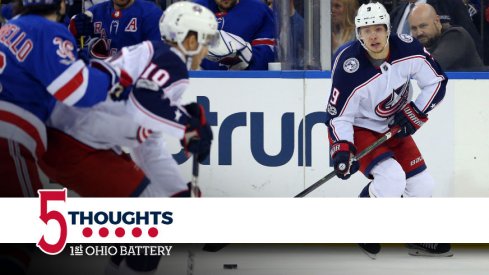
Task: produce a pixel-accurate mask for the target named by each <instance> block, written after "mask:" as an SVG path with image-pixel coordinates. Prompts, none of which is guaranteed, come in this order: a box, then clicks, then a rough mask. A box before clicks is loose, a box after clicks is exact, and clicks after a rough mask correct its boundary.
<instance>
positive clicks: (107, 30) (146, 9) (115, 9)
mask: <svg viewBox="0 0 489 275" xmlns="http://www.w3.org/2000/svg"><path fill="white" fill-rule="evenodd" d="M161 14H162V11H161V9H160V8H159V7H158V6H157V5H155V3H153V2H150V1H145V0H111V1H106V2H102V3H99V4H96V5H94V6H92V7H90V8H89V9H88V10H87V11H86V12H85V13H80V14H77V15H75V16H73V18H72V19H71V21H70V27H69V29H70V32H71V33H72V34H73V36H75V37H76V38H77V39H80V37H81V36H84V37H85V40H87V39H88V41H87V45H86V46H87V50H88V52H89V54H90V56H91V57H95V58H106V57H108V56H112V55H114V54H116V53H117V52H118V51H119V50H120V49H121V48H122V47H126V46H131V45H135V44H138V43H141V42H143V41H145V40H159V39H160V37H161V35H160V31H159V29H158V28H155V26H157V25H158V21H159V20H160V17H161Z"/></svg>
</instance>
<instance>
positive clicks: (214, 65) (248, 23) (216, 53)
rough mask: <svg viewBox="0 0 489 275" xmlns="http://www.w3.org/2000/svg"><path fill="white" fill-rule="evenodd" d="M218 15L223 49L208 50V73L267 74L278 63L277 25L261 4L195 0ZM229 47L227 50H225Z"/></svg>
mask: <svg viewBox="0 0 489 275" xmlns="http://www.w3.org/2000/svg"><path fill="white" fill-rule="evenodd" d="M195 2H196V3H198V4H201V5H203V6H205V7H207V8H209V9H210V10H211V11H212V12H214V13H215V15H216V17H217V20H218V22H219V29H220V36H221V42H222V43H219V45H220V47H216V48H209V55H208V56H207V59H205V60H204V61H203V62H202V64H201V67H202V68H203V69H205V70H267V69H268V63H269V62H273V61H274V59H275V52H274V47H275V44H276V43H275V21H274V17H273V13H272V11H271V10H270V9H269V8H268V7H267V5H266V4H265V3H264V2H263V1H262V0H240V1H238V0H226V1H225V0H196V1H195ZM226 46H227V47H226Z"/></svg>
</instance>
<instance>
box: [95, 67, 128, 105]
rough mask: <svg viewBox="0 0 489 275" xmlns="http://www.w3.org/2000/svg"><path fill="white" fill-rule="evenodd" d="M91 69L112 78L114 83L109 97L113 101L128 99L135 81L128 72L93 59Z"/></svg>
mask: <svg viewBox="0 0 489 275" xmlns="http://www.w3.org/2000/svg"><path fill="white" fill-rule="evenodd" d="M90 67H93V68H97V69H98V70H99V71H102V72H104V73H106V74H108V75H109V76H110V77H111V80H112V81H111V86H110V88H109V91H108V95H109V96H110V98H111V99H112V100H114V101H118V100H124V99H126V97H127V95H128V94H129V91H130V88H131V86H132V84H133V79H132V78H131V76H130V75H129V74H128V73H127V72H126V71H124V70H121V69H120V68H117V67H113V66H111V65H110V64H109V63H107V62H105V61H102V60H98V59H91V60H90Z"/></svg>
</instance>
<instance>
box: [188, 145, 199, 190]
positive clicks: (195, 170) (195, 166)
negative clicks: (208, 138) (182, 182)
mask: <svg viewBox="0 0 489 275" xmlns="http://www.w3.org/2000/svg"><path fill="white" fill-rule="evenodd" d="M198 159H199V154H197V153H196V154H194V157H193V160H192V181H191V182H190V197H192V198H198V197H200V188H199V186H198V179H199V160H198Z"/></svg>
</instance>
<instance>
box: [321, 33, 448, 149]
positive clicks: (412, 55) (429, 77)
mask: <svg viewBox="0 0 489 275" xmlns="http://www.w3.org/2000/svg"><path fill="white" fill-rule="evenodd" d="M389 47H390V51H389V55H388V57H387V59H386V60H385V61H384V62H383V63H382V64H381V65H380V67H376V66H374V65H373V64H372V62H371V61H370V60H369V58H368V54H367V52H366V50H365V49H364V48H363V47H362V45H361V44H360V42H359V41H356V42H353V43H352V44H351V45H350V46H348V47H346V48H344V49H343V50H342V51H341V52H339V53H338V55H337V57H336V59H335V61H334V65H333V72H332V77H331V78H332V82H333V84H332V87H331V95H330V97H329V100H328V104H327V110H326V112H327V120H326V125H327V126H328V131H329V138H330V141H331V142H335V141H338V140H348V141H350V142H353V126H357V127H362V128H366V129H370V130H372V131H374V132H378V133H384V132H386V131H387V130H388V123H389V121H390V120H391V118H392V116H393V115H394V114H395V113H396V112H398V111H399V110H400V109H401V108H402V107H404V105H406V104H407V103H409V102H410V101H412V100H413V99H412V97H413V95H412V89H411V83H410V81H411V79H415V80H416V81H417V84H418V86H419V87H420V89H421V93H420V94H419V95H418V96H417V98H416V99H414V100H413V101H414V103H415V104H416V106H417V107H418V108H419V109H420V110H421V111H423V112H424V113H427V112H429V111H431V110H432V109H433V108H434V107H435V106H436V105H437V104H438V103H440V101H441V100H442V99H443V97H444V96H445V88H446V84H447V80H448V78H447V76H446V75H445V73H444V72H443V71H442V69H441V67H440V65H439V64H438V63H437V62H436V61H435V60H434V59H433V57H432V56H431V55H430V53H429V52H428V51H426V49H424V47H423V46H422V45H421V44H420V43H419V42H418V41H417V40H416V39H414V38H413V37H411V36H409V35H405V34H399V35H391V37H390V38H389Z"/></svg>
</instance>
